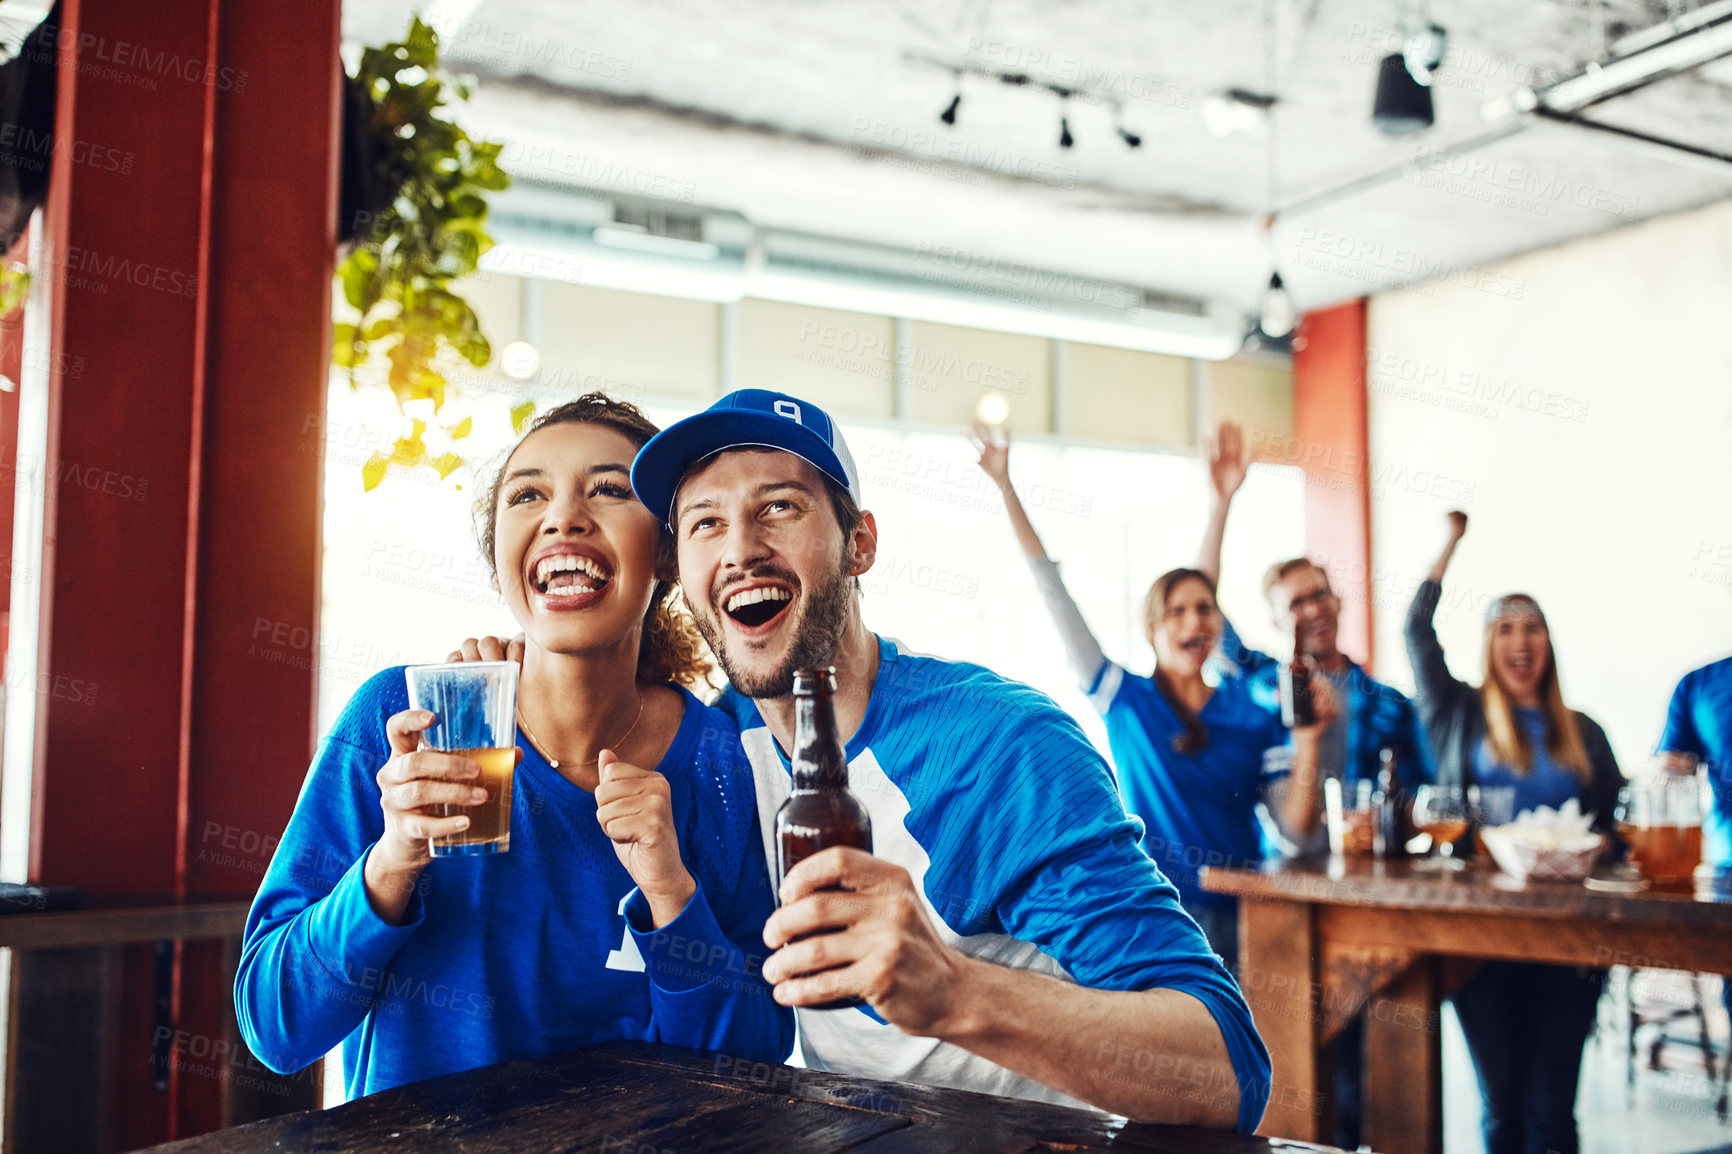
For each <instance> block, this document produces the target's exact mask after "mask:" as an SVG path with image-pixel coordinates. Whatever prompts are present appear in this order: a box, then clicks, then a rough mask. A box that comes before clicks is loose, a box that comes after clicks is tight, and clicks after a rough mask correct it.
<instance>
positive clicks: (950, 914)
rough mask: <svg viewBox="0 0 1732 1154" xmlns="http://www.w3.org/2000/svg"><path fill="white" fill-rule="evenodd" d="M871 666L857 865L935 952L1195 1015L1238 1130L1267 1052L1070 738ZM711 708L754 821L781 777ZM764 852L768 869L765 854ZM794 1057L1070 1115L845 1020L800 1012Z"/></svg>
mask: <svg viewBox="0 0 1732 1154" xmlns="http://www.w3.org/2000/svg"><path fill="white" fill-rule="evenodd" d="M878 655H879V664H878V675H877V678H876V680H875V681H874V682H873V684H872V694H871V698H870V699H869V701H868V703H867V706H866V715H865V717H864V718H863V719H862V720H861V722H860V728H859V729H858V730H856V731H855V733H854V735H853V736H852V737H850V738H849V739H848V743H847V748H846V751H845V752H846V753H847V757H848V788H849V790H850V791H852V792H853V793H854V795H855V796H856V797H858V798H859V799H860V800H861V801H862V802H863V803H865V805H866V808H867V810H868V812H869V813H870V814H871V816H872V852H873V853H874V854H875V855H876V856H878V857H879V858H881V859H883V860H885V861H888V862H893V863H894V864H896V865H899V866H901V867H902V868H904V869H906V870H907V871H908V873H909V876H910V878H911V879H912V880H913V883H914V887H915V889H916V891H917V892H918V893H919V894H920V895H921V896H922V897H923V898H924V899H925V901H924V906H925V910H926V914H927V916H928V918H930V919H931V921H932V923H933V926H934V928H935V929H936V930H937V931H938V934H939V936H940V937H941V938H942V939H943V940H944V941H945V943H946V944H948V945H951V946H953V947H955V948H956V949H958V950H961V951H962V952H964V953H966V954H968V955H970V956H972V957H976V958H984V959H986V960H988V961H991V962H993V963H995V964H997V965H1001V966H1006V967H1009V968H1012V969H1026V970H1033V971H1035V972H1037V973H1044V974H1049V975H1052V976H1055V977H1058V978H1060V979H1062V980H1068V981H1072V982H1076V983H1079V984H1081V985H1084V986H1088V987H1090V988H1092V989H1100V990H1121V991H1125V990H1155V989H1171V990H1179V991H1182V992H1183V993H1186V994H1189V995H1190V996H1192V997H1194V998H1196V999H1197V1000H1198V1001H1199V1002H1201V1003H1202V1004H1203V1006H1204V1007H1205V1008H1207V1010H1208V1012H1209V1014H1210V1015H1211V1017H1212V1018H1213V1019H1214V1021H1215V1025H1216V1026H1217V1028H1218V1029H1219V1030H1220V1032H1221V1040H1222V1042H1223V1044H1224V1045H1225V1046H1226V1049H1227V1055H1228V1058H1229V1060H1230V1061H1231V1062H1232V1066H1233V1075H1234V1080H1235V1085H1233V1086H1232V1087H1219V1086H1217V1087H1210V1088H1208V1090H1206V1091H1204V1092H1208V1093H1217V1092H1218V1093H1232V1094H1234V1095H1235V1096H1236V1098H1237V1100H1238V1105H1239V1113H1238V1126H1239V1129H1240V1130H1242V1131H1244V1132H1245V1133H1250V1132H1251V1131H1252V1130H1255V1129H1256V1127H1257V1122H1258V1119H1259V1118H1261V1117H1262V1114H1263V1108H1264V1106H1265V1105H1267V1103H1268V1099H1269V1090H1270V1081H1269V1070H1270V1067H1269V1052H1268V1050H1266V1049H1265V1048H1264V1046H1263V1042H1262V1039H1261V1038H1259V1037H1258V1035H1257V1030H1256V1027H1255V1025H1253V1023H1252V1021H1251V1012H1250V1009H1249V1008H1248V1007H1247V1006H1246V1004H1245V999H1244V995H1243V994H1242V993H1241V992H1240V990H1239V987H1238V985H1237V983H1235V982H1234V981H1233V978H1232V976H1231V975H1230V974H1228V972H1227V970H1226V968H1225V967H1224V966H1223V965H1222V964H1221V960H1220V959H1219V958H1218V957H1216V956H1215V954H1214V952H1213V951H1212V950H1210V949H1209V945H1208V942H1207V941H1205V940H1204V938H1203V933H1202V931H1201V930H1200V929H1198V928H1197V923H1196V922H1195V921H1193V920H1192V919H1191V917H1190V916H1189V915H1188V914H1186V912H1185V911H1184V909H1183V908H1181V907H1180V905H1179V901H1178V893H1177V891H1175V890H1174V888H1173V886H1172V884H1171V883H1170V882H1169V881H1168V880H1167V879H1166V878H1165V877H1163V876H1162V875H1161V871H1160V870H1159V868H1157V867H1156V865H1155V863H1154V862H1153V861H1151V860H1150V859H1149V857H1148V855H1146V854H1145V853H1143V852H1142V850H1141V849H1139V848H1138V844H1137V842H1138V838H1139V836H1140V835H1141V833H1142V830H1141V828H1140V826H1139V823H1138V822H1137V821H1135V820H1134V819H1132V818H1130V817H1127V816H1126V814H1125V810H1124V806H1123V805H1122V804H1121V803H1120V800H1119V795H1118V791H1117V790H1116V789H1115V788H1114V785H1113V779H1112V774H1111V772H1110V771H1109V770H1108V768H1107V764H1106V761H1105V760H1104V759H1103V758H1102V757H1101V755H1100V754H1099V753H1098V752H1096V751H1095V748H1094V747H1093V746H1092V745H1090V744H1089V742H1088V738H1086V737H1085V736H1083V732H1082V730H1081V729H1080V728H1079V727H1078V726H1077V723H1076V722H1075V721H1074V720H1072V719H1071V717H1070V715H1069V714H1067V713H1065V712H1064V710H1062V709H1060V708H1059V707H1058V705H1057V704H1055V703H1054V702H1053V700H1052V699H1051V698H1049V697H1047V696H1046V695H1045V694H1043V693H1040V692H1039V691H1037V690H1034V689H1031V688H1029V687H1028V686H1026V685H1022V684H1020V683H1018V682H1014V681H1009V680H1006V679H1005V678H1002V677H1000V676H998V675H997V674H995V673H993V672H992V671H990V670H988V669H984V668H982V667H981V666H978V665H971V664H969V663H967V662H963V661H942V660H939V659H937V658H933V657H925V656H922V655H919V654H915V653H911V652H909V651H908V650H906V649H904V648H902V647H901V646H900V645H898V644H897V643H895V642H892V641H889V640H886V639H883V638H880V639H879V641H878ZM717 705H718V706H719V707H720V708H722V709H724V710H726V711H728V712H729V713H730V714H732V715H733V717H734V719H735V720H736V722H737V723H738V724H739V726H740V740H741V741H742V742H743V743H744V745H745V747H746V752H747V754H748V755H749V756H750V757H751V760H752V766H753V769H754V770H755V771H756V773H757V785H758V805H759V812H760V814H761V815H763V817H762V818H761V820H767V819H768V816H769V815H773V814H774V813H775V812H776V809H777V807H778V806H780V805H781V803H782V801H783V800H784V799H785V798H786V797H787V796H788V791H789V790H790V789H791V788H792V786H791V779H790V777H789V769H788V765H787V762H786V760H785V758H784V757H783V756H782V754H781V752H780V751H779V749H778V748H777V745H776V741H775V738H774V737H773V736H772V735H771V733H770V730H769V728H768V727H767V726H766V725H765V724H764V719H763V717H762V716H761V715H760V714H759V712H758V708H757V705H756V704H755V703H754V702H753V701H751V700H750V699H748V698H744V697H741V696H740V695H739V694H738V693H736V692H734V691H732V690H730V691H729V692H727V693H725V694H723V695H722V698H721V700H720V701H719V702H717ZM764 852H765V855H766V857H768V856H771V855H773V853H774V847H773V846H772V845H770V844H769V842H768V840H766V842H765V845H764ZM1150 1045H1152V1046H1155V1047H1157V1049H1158V1047H1159V1045H1160V1042H1159V1040H1158V1039H1155V1040H1152V1041H1151V1042H1150ZM800 1047H801V1052H802V1053H803V1054H804V1056H805V1059H806V1063H807V1065H809V1066H812V1067H814V1068H816V1069H823V1070H838V1071H841V1072H843V1073H849V1074H859V1075H863V1076H865V1077H871V1078H889V1079H894V1080H897V1081H907V1082H920V1083H925V1084H928V1085H938V1086H953V1087H957V1088H960V1089H965V1090H974V1091H978V1092H981V1093H987V1094H1003V1095H1009V1096H1013V1097H1020V1098H1033V1099H1036V1100H1043V1101H1050V1102H1061V1103H1064V1104H1067V1105H1073V1106H1075V1105H1081V1103H1079V1102H1077V1101H1076V1100H1075V1099H1073V1098H1070V1097H1069V1096H1067V1095H1064V1094H1061V1093H1060V1092H1059V1091H1057V1090H1054V1089H1052V1088H1051V1087H1047V1086H1043V1085H1041V1084H1040V1083H1038V1082H1036V1081H1034V1080H1032V1079H1030V1078H1025V1077H1023V1076H1021V1075H1019V1074H1016V1073H1014V1072H1013V1071H1010V1070H1008V1069H1006V1068H1004V1067H1002V1066H999V1065H997V1064H996V1063H994V1062H991V1061H989V1060H988V1059H986V1058H983V1057H981V1056H979V1055H978V1054H973V1053H970V1052H969V1051H967V1050H964V1049H962V1048H960V1047H958V1046H955V1045H952V1044H951V1043H948V1042H943V1041H940V1040H938V1039H936V1038H925V1037H914V1036H912V1035H909V1034H904V1033H903V1032H902V1031H901V1030H898V1029H897V1028H896V1027H895V1026H891V1025H887V1024H885V1023H884V1022H883V1021H882V1020H881V1019H878V1018H876V1017H874V1016H871V1015H868V1014H865V1013H861V1012H859V1011H856V1010H801V1011H800ZM1139 1077H1140V1075H1139Z"/></svg>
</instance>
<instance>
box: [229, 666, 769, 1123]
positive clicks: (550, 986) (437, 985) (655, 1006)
mask: <svg viewBox="0 0 1732 1154" xmlns="http://www.w3.org/2000/svg"><path fill="white" fill-rule="evenodd" d="M408 707H409V698H408V691H407V686H406V684H405V681H404V677H403V671H402V669H401V668H400V667H399V668H396V669H389V670H386V671H385V672H383V673H380V674H378V675H377V676H375V677H373V678H372V679H371V680H369V681H368V682H367V683H366V684H365V685H363V686H362V687H361V689H360V690H359V691H358V692H357V693H356V694H355V696H354V697H353V698H352V699H350V701H349V704H348V705H347V706H346V707H345V708H344V710H343V714H342V716H341V717H340V718H338V720H337V723H336V725H335V726H334V727H333V728H332V730H331V733H330V734H329V735H328V736H327V737H326V738H325V740H324V741H323V742H322V743H321V744H320V746H319V750H318V753H317V755H316V756H315V758H314V760H313V766H312V769H311V771H310V772H309V773H308V775H307V779H306V782H305V784H304V785H303V786H302V788H301V796H300V800H299V801H298V802H297V803H296V805H295V812H294V815H293V817H291V818H290V820H289V827H288V830H287V831H286V832H285V833H284V834H283V839H282V842H281V844H280V845H279V846H278V848H277V851H276V854H275V856H274V857H273V858H272V859H271V864H270V868H269V869H268V870H267V871H266V873H265V878H264V883H263V884H262V885H261V886H260V888H259V892H258V896H257V897H256V898H255V899H254V900H253V907H252V911H251V913H250V914H249V915H248V916H247V926H246V936H245V940H244V943H243V945H242V954H241V962H240V969H239V972H238V973H237V975H236V978H235V1011H236V1016H237V1017H238V1019H239V1021H240V1028H241V1033H242V1035H243V1036H244V1037H245V1038H246V1042H247V1045H248V1046H249V1047H251V1048H252V1050H253V1052H254V1053H255V1054H257V1055H258V1056H259V1058H260V1059H261V1060H262V1061H263V1062H264V1063H265V1064H266V1065H267V1066H269V1067H271V1068H272V1069H274V1070H277V1071H280V1072H283V1073H287V1072H290V1071H293V1070H299V1069H301V1068H302V1067H304V1066H307V1065H310V1064H311V1063H313V1062H316V1061H317V1060H318V1059H320V1058H321V1057H323V1056H324V1055H325V1054H326V1053H327V1052H329V1051H330V1050H331V1049H332V1048H334V1047H335V1046H336V1045H337V1044H338V1043H341V1044H342V1046H343V1076H344V1084H345V1087H346V1089H347V1094H348V1096H349V1097H351V1098H354V1097H358V1096H360V1095H362V1094H370V1093H373V1092H374V1091H376V1090H383V1089H385V1088H387V1087H390V1086H396V1085H400V1084H402V1083H404V1082H413V1081H417V1080H419V1079H422V1078H430V1077H433V1076H434V1075H437V1074H444V1073H449V1072H451V1071H454V1070H465V1069H470V1068H472V1067H475V1066H484V1065H488V1064H491V1063H494V1062H503V1061H508V1060H511V1059H515V1058H536V1057H544V1056H548V1055H553V1054H558V1053H561V1052H563V1051H567V1050H571V1049H574V1048H576V1047H579V1046H586V1045H589V1044H591V1043H595V1042H605V1041H611V1040H615V1039H636V1040H642V1041H659V1042H670V1043H674V1044H677V1045H682V1046H692V1047H698V1048H703V1049H713V1050H725V1051H729V1052H732V1053H736V1054H743V1055H751V1056H753V1057H756V1058H758V1059H761V1060H767V1061H779V1060H781V1059H782V1058H784V1057H786V1056H787V1054H788V1052H789V1051H790V1049H791V1048H792V1046H793V1028H794V1023H793V1015H792V1014H791V1013H790V1012H789V1011H788V1010H786V1009H785V1008H783V1007H780V1006H777V1005H776V1004H775V1002H774V1000H773V999H772V997H771V996H770V992H769V987H768V986H767V985H765V984H764V981H763V978H762V975H761V974H760V973H759V967H760V966H761V965H762V964H763V958H764V955H765V953H766V952H767V951H766V950H765V948H764V945H763V942H762V939H761V937H760V935H761V934H762V931H763V927H764V922H765V920H766V919H767V918H768V917H769V915H770V912H771V911H772V910H773V909H774V898H773V896H772V894H771V891H770V888H769V879H768V875H767V874H766V872H765V870H764V862H763V858H762V857H761V856H760V855H759V853H758V838H757V833H756V824H757V811H756V807H755V806H754V804H753V798H752V778H751V770H750V769H749V768H748V766H747V765H746V762H745V758H744V755H743V753H742V751H741V750H740V746H739V741H738V737H737V734H736V732H735V729H734V727H733V725H732V724H731V722H730V721H729V719H728V718H727V717H725V716H724V715H722V714H721V713H718V712H717V711H715V710H713V709H710V708H708V707H707V706H705V705H704V704H703V703H701V702H700V701H698V699H697V698H695V697H692V696H691V695H690V694H689V693H688V694H686V705H685V715H684V717H683V718H682V720H681V722H680V727H679V730H678V732H677V734H676V736H675V738H674V741H673V744H672V745H671V746H670V747H669V748H668V752H667V754H666V756H665V757H663V759H662V761H661V764H660V765H658V766H657V767H656V770H657V772H659V773H661V774H662V775H663V776H665V777H666V778H667V779H668V783H669V786H670V789H671V791H672V800H673V814H674V822H675V825H676V827H677V831H678V837H679V843H680V853H681V855H682V857H683V858H684V860H685V864H686V867H687V869H689V870H690V871H691V873H692V876H693V877H694V878H695V879H696V880H697V882H698V890H697V893H696V894H694V895H693V897H692V899H691V901H690V902H689V903H688V904H687V906H686V908H685V910H683V911H682V912H681V914H680V916H679V917H678V918H676V919H675V920H673V921H672V922H670V923H668V925H666V926H665V927H663V928H662V929H661V930H651V929H650V927H651V926H652V924H653V923H652V922H651V920H650V916H649V909H648V903H647V902H645V901H644V899H643V897H642V895H641V894H639V893H638V892H637V890H636V889H635V888H634V887H633V884H632V881H631V877H630V875H629V874H627V873H626V871H625V868H624V867H623V866H621V865H620V863H619V859H618V857H617V856H616V855H615V853H614V850H613V844H612V842H610V841H609V840H608V838H607V835H606V834H604V833H603V832H602V830H601V827H600V825H599V824H597V822H596V818H595V813H596V806H595V795H594V794H591V793H589V792H587V791H585V790H583V789H580V788H578V787H577V786H576V785H574V784H572V783H571V782H570V781H568V780H566V779H565V778H564V777H562V776H560V774H559V772H558V771H557V770H555V769H553V768H551V767H550V766H549V765H548V764H547V763H546V761H544V760H543V759H542V758H541V757H540V755H538V754H537V753H536V752H535V747H534V746H533V745H531V744H530V743H529V742H527V741H524V740H523V739H522V738H521V737H520V738H518V744H519V746H521V747H522V748H523V749H524V750H525V756H524V760H523V763H522V764H521V765H519V766H518V768H517V775H516V783H515V787H514V789H513V794H512V803H511V849H510V851H509V852H507V853H503V854H493V855H490V856H483V857H444V858H435V859H434V860H433V861H432V862H431V863H430V864H429V865H428V866H427V868H426V869H425V870H423V871H422V873H421V876H420V880H419V883H418V885H417V887H416V891H415V894H414V896H412V897H411V898H410V901H409V907H408V910H407V911H406V913H405V916H404V919H403V924H402V925H398V926H393V925H388V924H387V923H385V922H384V921H382V920H381V919H380V918H379V916H378V915H377V914H376V913H374V912H373V908H372V905H371V903H370V902H369V901H368V899H367V892H366V883H365V880H364V878H363V870H364V868H365V866H366V860H367V854H368V851H369V850H370V849H371V848H372V846H373V845H374V843H376V842H377V841H378V840H379V838H380V837H381V836H382V835H383V834H384V830H385V820H384V813H383V811H382V810H381V809H380V804H379V787H378V784H377V782H376V781H375V775H376V774H377V773H378V771H379V769H380V767H381V766H383V765H384V764H385V762H386V761H387V760H388V759H389V757H390V747H389V743H388V742H387V740H386V735H385V721H386V719H387V718H389V717H390V716H391V715H392V714H394V713H398V712H400V711H402V710H404V709H407V708H408Z"/></svg>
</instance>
